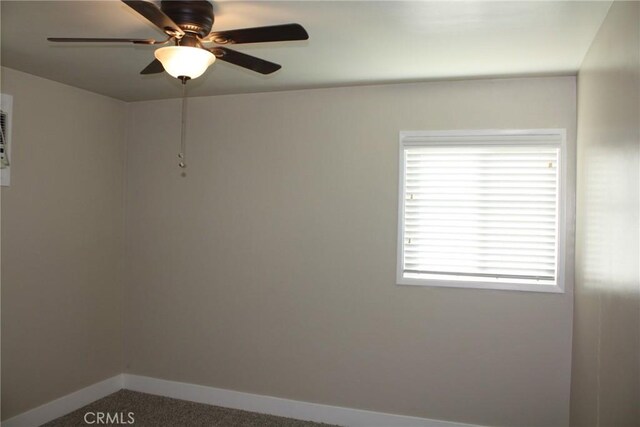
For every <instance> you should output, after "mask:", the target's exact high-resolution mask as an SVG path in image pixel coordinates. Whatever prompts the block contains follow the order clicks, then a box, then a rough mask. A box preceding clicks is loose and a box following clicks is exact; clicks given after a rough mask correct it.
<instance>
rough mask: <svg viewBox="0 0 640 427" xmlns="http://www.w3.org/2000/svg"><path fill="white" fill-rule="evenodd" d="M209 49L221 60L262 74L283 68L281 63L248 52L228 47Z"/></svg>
mask: <svg viewBox="0 0 640 427" xmlns="http://www.w3.org/2000/svg"><path fill="white" fill-rule="evenodd" d="M209 50H210V51H211V52H212V53H213V54H214V55H215V56H216V58H218V59H220V60H221V61H226V62H229V63H231V64H235V65H238V66H240V67H243V68H248V69H249V70H252V71H255V72H257V73H260V74H271V73H273V72H276V71H278V70H279V69H280V68H282V66H281V65H279V64H274V63H273V62H269V61H265V60H264V59H260V58H256V57H255V56H251V55H247V54H246V53H240V52H237V51H235V50H231V49H227V48H226V47H214V48H211V49H209Z"/></svg>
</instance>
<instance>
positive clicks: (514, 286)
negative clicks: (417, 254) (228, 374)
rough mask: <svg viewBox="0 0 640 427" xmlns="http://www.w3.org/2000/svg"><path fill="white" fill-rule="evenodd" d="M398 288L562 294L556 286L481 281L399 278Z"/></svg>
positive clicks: (562, 290)
mask: <svg viewBox="0 0 640 427" xmlns="http://www.w3.org/2000/svg"><path fill="white" fill-rule="evenodd" d="M396 284H397V285H398V286H425V287H436V288H464V289H493V290H501V291H523V292H540V293H552V294H563V293H564V289H563V288H562V287H561V286H560V285H558V284H553V285H543V284H535V283H512V282H499V283H498V282H481V281H458V280H433V279H413V278H407V277H401V278H398V279H397V280H396Z"/></svg>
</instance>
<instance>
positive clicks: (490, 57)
mask: <svg viewBox="0 0 640 427" xmlns="http://www.w3.org/2000/svg"><path fill="white" fill-rule="evenodd" d="M0 5H1V13H2V22H1V23H2V27H1V34H0V37H1V44H2V52H1V53H2V56H1V61H2V62H1V64H2V65H3V66H7V67H10V68H15V69H17V70H21V71H25V72H28V73H31V74H35V75H38V76H42V77H45V78H49V79H52V80H57V81H60V82H63V83H67V84H70V85H73V86H77V87H81V88H84V89H88V90H91V91H94V92H97V93H101V94H104V95H108V96H112V97H114V98H119V99H122V100H126V101H134V100H147V99H159V98H173V97H179V96H180V89H179V86H180V85H179V82H178V81H177V80H175V79H172V78H171V77H169V76H167V75H166V74H162V75H152V76H141V75H140V74H139V72H140V70H142V69H143V68H144V67H145V66H146V65H147V64H148V63H149V62H150V61H151V60H152V59H153V50H154V49H155V48H154V47H153V46H133V45H103V44H101V45H84V44H83V45H78V44H75V45H68V44H67V45H62V44H54V43H50V42H47V41H46V37H126V38H129V37H131V38H138V37H141V38H150V37H151V38H158V39H160V38H162V34H161V33H160V32H159V31H157V30H155V27H153V26H152V25H151V24H150V23H148V22H147V21H146V20H145V19H144V18H142V17H141V16H139V15H138V14H136V13H135V12H134V11H133V10H131V9H130V8H129V7H127V6H126V5H125V4H123V3H121V2H120V1H118V0H110V1H42V2H36V1H6V0H3V1H2V2H1V3H0ZM610 5H611V1H604V2H599V1H587V2H578V1H533V2H524V1H522V2H521V1H507V2H489V1H465V2H458V1H448V2H445V1H437V2H430V1H388V2H385V1H351V2H346V1H291V2H288V1H254V2H235V1H222V2H216V3H215V4H214V10H215V13H216V22H215V25H214V28H215V29H217V30H227V29H233V28H243V27H253V26H263V25H275V24H283V23H290V22H298V23H300V24H302V25H303V26H304V27H305V28H306V29H307V31H308V33H309V36H310V39H309V40H308V41H304V42H281V43H267V44H262V45H257V44H254V45H236V46H234V47H233V48H234V49H237V50H239V51H242V52H245V53H249V54H252V55H255V56H259V57H262V58H264V59H267V60H269V61H273V62H277V63H279V64H282V66H283V67H282V69H281V70H279V71H277V72H276V73H274V74H272V75H269V76H263V75H260V74H256V73H253V72H250V71H247V70H244V69H241V68H238V67H236V66H234V65H230V64H227V63H224V62H222V61H217V62H216V63H215V64H214V65H213V66H212V67H210V69H209V71H207V73H205V74H204V75H203V76H202V77H200V78H198V79H196V80H194V81H193V82H190V83H189V91H190V94H191V95H193V96H202V95H214V94H226V93H244V92H262V91H273V90H289V89H301V88H313V87H330V86H345V85H357V84H374V83H391V82H407V81H423V80H435V79H460V78H478V77H498V76H525V75H526V76H531V75H558V74H574V73H575V72H576V71H577V70H578V67H579V66H580V63H581V62H582V58H583V57H584V55H585V53H586V52H587V49H588V48H589V45H590V44H591V41H592V40H593V38H594V36H595V34H596V32H597V30H598V28H599V27H600V24H601V23H602V21H603V20H604V17H605V16H606V14H607V12H608V10H609V7H610Z"/></svg>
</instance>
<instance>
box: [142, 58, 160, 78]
mask: <svg viewBox="0 0 640 427" xmlns="http://www.w3.org/2000/svg"><path fill="white" fill-rule="evenodd" d="M162 72H164V67H163V66H162V62H160V61H158V60H157V59H154V60H153V61H151V64H149V65H147V66H146V67H145V69H144V70H142V71H140V74H158V73H162Z"/></svg>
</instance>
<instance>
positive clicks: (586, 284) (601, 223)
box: [571, 1, 640, 427]
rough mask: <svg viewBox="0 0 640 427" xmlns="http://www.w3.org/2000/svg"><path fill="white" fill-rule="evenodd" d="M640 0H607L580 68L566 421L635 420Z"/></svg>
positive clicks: (639, 312)
mask: <svg viewBox="0 0 640 427" xmlns="http://www.w3.org/2000/svg"><path fill="white" fill-rule="evenodd" d="M639 123H640V3H637V2H618V1H616V2H614V3H613V6H612V7H611V10H610V11H609V15H608V16H607V18H606V19H605V21H604V23H603V25H602V27H601V29H600V31H599V33H598V35H597V37H596V38H595V39H594V42H593V44H592V46H591V49H590V50H589V52H588V54H587V56H586V58H585V61H584V63H583V65H582V67H581V69H580V73H579V75H578V203H577V220H578V221H577V234H576V288H575V323H574V345H573V373H572V387H571V396H572V397H571V424H572V425H574V426H576V427H578V426H579V427H589V426H617V427H622V426H638V425H640V403H639V402H640V366H639V361H640V271H639V268H640V251H639V224H640V215H639V212H640V201H639V196H640V194H639V193H640V175H639V171H640V167H639V155H640V128H639V127H638V126H639Z"/></svg>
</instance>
